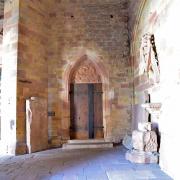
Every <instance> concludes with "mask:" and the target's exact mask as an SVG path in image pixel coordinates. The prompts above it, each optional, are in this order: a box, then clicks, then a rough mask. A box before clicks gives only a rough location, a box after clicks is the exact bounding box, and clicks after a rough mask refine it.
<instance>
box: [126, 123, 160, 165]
mask: <svg viewBox="0 0 180 180" xmlns="http://www.w3.org/2000/svg"><path fill="white" fill-rule="evenodd" d="M132 144H133V149H131V150H128V151H127V152H126V159H127V160H129V161H131V162H133V163H157V162H158V153H157V148H158V143H157V135H156V132H155V131H152V130H151V123H140V124H139V125H138V130H135V131H133V133H132Z"/></svg>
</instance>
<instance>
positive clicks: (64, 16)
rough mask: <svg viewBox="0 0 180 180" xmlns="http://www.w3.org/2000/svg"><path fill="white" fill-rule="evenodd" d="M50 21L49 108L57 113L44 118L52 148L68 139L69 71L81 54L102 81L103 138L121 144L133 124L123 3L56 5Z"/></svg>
mask: <svg viewBox="0 0 180 180" xmlns="http://www.w3.org/2000/svg"><path fill="white" fill-rule="evenodd" d="M49 17H50V22H51V25H50V29H51V30H50V32H51V34H50V38H49V40H50V44H51V48H50V49H49V50H48V59H49V61H48V76H49V77H48V103H49V104H48V108H49V111H50V112H55V116H50V117H49V118H48V119H49V125H50V127H51V128H50V129H49V136H50V137H51V142H52V144H58V143H60V141H61V140H62V141H64V140H66V139H68V138H69V126H70V124H69V122H70V116H69V112H70V109H69V100H68V93H69V92H68V78H70V74H71V73H70V71H69V70H68V69H72V70H73V69H74V66H76V62H78V61H79V60H80V59H81V58H82V57H83V56H85V55H86V56H87V57H88V59H90V60H91V61H92V62H93V63H94V64H95V65H96V66H97V69H98V68H99V69H100V70H99V72H100V74H101V75H102V77H105V78H104V79H105V80H104V98H103V103H104V105H103V106H104V109H105V110H104V112H103V113H104V114H103V116H104V128H105V129H104V131H105V138H107V139H110V140H112V141H114V142H119V141H120V140H121V139H122V138H123V136H124V135H125V134H126V133H127V132H128V131H129V130H130V124H131V113H130V112H131V87H130V85H131V84H130V83H129V75H130V73H131V71H130V70H131V69H130V64H129V39H128V29H127V22H128V12H127V2H126V1H120V2H119V1H117V0H115V1H90V0H87V1H84V0H78V1H70V0H62V1H56V3H54V7H53V8H52V9H51V12H50V13H49ZM68 73H69V74H68ZM103 74H104V75H103ZM65 76H69V77H65Z"/></svg>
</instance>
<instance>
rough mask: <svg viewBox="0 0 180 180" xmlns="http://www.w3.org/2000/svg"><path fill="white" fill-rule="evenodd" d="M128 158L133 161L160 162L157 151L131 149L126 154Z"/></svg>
mask: <svg viewBox="0 0 180 180" xmlns="http://www.w3.org/2000/svg"><path fill="white" fill-rule="evenodd" d="M125 157H126V159H127V160H129V161H130V162H132V163H146V164H149V163H158V159H159V156H158V154H157V153H151V152H144V151H137V150H129V151H127V152H126V155H125Z"/></svg>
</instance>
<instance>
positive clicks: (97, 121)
mask: <svg viewBox="0 0 180 180" xmlns="http://www.w3.org/2000/svg"><path fill="white" fill-rule="evenodd" d="M102 94H103V92H102V84H100V83H98V84H94V137H95V138H97V139H98V138H104V127H103V103H102Z"/></svg>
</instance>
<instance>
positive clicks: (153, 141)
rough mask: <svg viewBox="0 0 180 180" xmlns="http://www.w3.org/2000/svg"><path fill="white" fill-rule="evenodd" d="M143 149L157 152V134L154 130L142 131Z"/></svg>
mask: <svg viewBox="0 0 180 180" xmlns="http://www.w3.org/2000/svg"><path fill="white" fill-rule="evenodd" d="M144 145H145V146H144V151H145V152H157V147H158V143H157V135H156V132H154V131H148V132H146V133H144Z"/></svg>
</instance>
